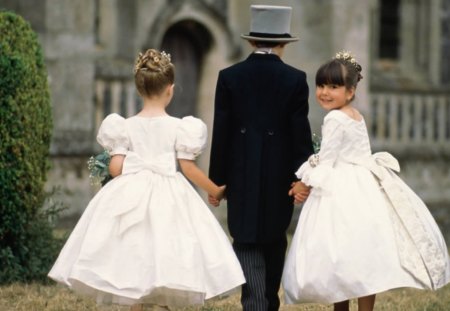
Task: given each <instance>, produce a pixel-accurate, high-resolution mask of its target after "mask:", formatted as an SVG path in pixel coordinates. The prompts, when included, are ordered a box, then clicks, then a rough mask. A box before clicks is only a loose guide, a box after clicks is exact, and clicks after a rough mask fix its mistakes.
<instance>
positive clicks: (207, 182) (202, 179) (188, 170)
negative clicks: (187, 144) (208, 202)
mask: <svg viewBox="0 0 450 311" xmlns="http://www.w3.org/2000/svg"><path fill="white" fill-rule="evenodd" d="M178 161H179V163H180V167H181V171H182V172H183V174H184V175H185V176H186V177H187V178H188V179H189V180H190V181H192V182H193V183H194V184H195V185H197V186H198V187H200V188H202V189H203V190H205V191H206V192H207V193H208V194H209V195H211V196H213V197H214V198H216V199H218V200H220V199H222V198H223V195H224V191H225V186H221V187H219V186H217V185H216V184H215V183H214V182H212V181H211V179H209V178H208V177H207V176H206V175H205V173H203V171H202V170H200V169H199V168H198V166H197V164H195V162H194V161H192V160H186V159H178Z"/></svg>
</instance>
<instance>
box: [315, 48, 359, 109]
mask: <svg viewBox="0 0 450 311" xmlns="http://www.w3.org/2000/svg"><path fill="white" fill-rule="evenodd" d="M361 71H362V67H361V65H360V64H358V63H357V62H356V60H355V58H354V57H353V55H351V54H350V52H345V51H344V52H339V53H337V54H336V56H335V57H334V58H333V59H332V60H330V61H329V62H327V63H325V64H323V65H322V66H321V67H320V68H319V69H318V70H317V73H316V86H323V85H326V84H333V85H338V86H345V88H346V89H347V90H350V89H351V88H355V89H356V86H357V84H358V82H359V81H360V80H361V79H362V78H363V76H362V75H361ZM351 100H353V98H352V99H351Z"/></svg>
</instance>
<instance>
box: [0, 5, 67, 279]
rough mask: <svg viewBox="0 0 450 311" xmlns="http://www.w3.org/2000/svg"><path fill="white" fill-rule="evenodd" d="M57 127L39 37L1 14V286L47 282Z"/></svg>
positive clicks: (7, 14) (25, 24) (51, 255)
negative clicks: (48, 184)
mask: <svg viewBox="0 0 450 311" xmlns="http://www.w3.org/2000/svg"><path fill="white" fill-rule="evenodd" d="M52 126H53V124H52V112H51V105H50V95H49V89H48V84H47V71H46V68H45V65H44V59H43V55H42V50H41V47H40V45H39V43H38V39H37V35H36V34H35V32H34V31H33V30H32V29H31V27H30V25H29V23H28V22H26V21H25V20H24V19H23V18H22V17H20V16H18V15H16V14H14V13H11V12H6V11H0V283H10V282H14V281H29V280H36V279H44V278H45V275H46V273H47V271H48V268H49V266H50V265H51V263H52V261H53V260H54V256H55V252H57V248H58V247H59V246H58V245H56V243H54V242H55V241H54V239H53V237H52V229H51V226H50V223H49V221H48V219H47V214H48V211H46V210H44V208H43V203H44V200H45V191H44V184H45V181H46V174H47V171H48V169H49V147H50V139H51V132H52Z"/></svg>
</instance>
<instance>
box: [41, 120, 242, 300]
mask: <svg viewBox="0 0 450 311" xmlns="http://www.w3.org/2000/svg"><path fill="white" fill-rule="evenodd" d="M206 138H207V137H206V126H205V124H204V123H203V122H202V121H200V120H199V119H196V118H193V117H187V118H184V119H178V118H174V117H169V116H164V117H156V118H144V117H138V116H135V117H131V118H129V119H126V120H125V119H123V118H122V117H120V116H118V115H117V114H112V115H110V116H108V117H107V118H106V119H105V120H104V121H103V123H102V125H101V127H100V130H99V134H98V141H99V143H100V144H101V145H102V146H103V147H104V148H105V149H107V150H108V151H109V152H110V153H111V154H125V155H126V157H125V162H124V166H123V171H122V175H120V176H118V177H116V178H114V179H113V180H112V181H110V182H109V183H107V184H106V185H105V186H104V187H103V188H102V189H101V190H100V191H99V192H98V193H97V194H96V195H95V197H94V198H93V199H92V201H91V202H90V203H89V205H88V207H87V208H86V210H85V212H84V213H83V215H82V217H81V218H80V220H79V221H78V223H77V225H76V227H75V229H74V230H73V232H72V234H71V235H70V237H69V239H68V241H67V242H66V244H65V246H64V248H63V249H62V251H61V253H60V255H59V257H58V259H57V261H56V262H55V264H54V266H53V268H52V270H51V271H50V273H49V277H51V278H52V279H54V280H56V281H58V282H61V283H63V284H65V285H67V286H69V287H71V288H73V289H75V290H76V291H79V292H81V293H84V294H87V295H90V296H93V297H95V298H96V299H97V301H98V302H99V303H111V302H112V303H120V304H134V303H151V304H160V305H168V306H177V307H180V306H187V305H195V304H203V303H204V300H205V299H208V298H211V297H214V296H217V295H219V294H222V293H224V292H227V291H229V290H232V289H233V288H236V287H238V286H240V285H241V284H243V283H244V282H245V279H244V276H243V273H242V270H241V267H240V265H239V261H238V260H237V258H236V256H235V254H234V251H233V249H232V247H231V244H230V241H229V239H228V237H227V236H226V234H225V233H224V232H223V230H222V228H221V226H220V224H219V223H218V222H217V220H216V218H215V217H214V215H213V214H212V213H211V212H210V210H209V208H208V207H207V206H206V204H205V203H204V201H203V200H202V199H201V197H200V196H199V195H198V194H197V192H196V191H195V190H194V189H193V187H192V186H191V184H190V183H189V182H188V181H187V180H186V179H185V178H184V176H183V175H182V174H181V173H179V172H178V171H177V164H176V163H177V161H176V159H177V158H183V159H195V157H196V156H197V155H198V154H200V153H201V152H202V151H203V149H204V147H205V144H206Z"/></svg>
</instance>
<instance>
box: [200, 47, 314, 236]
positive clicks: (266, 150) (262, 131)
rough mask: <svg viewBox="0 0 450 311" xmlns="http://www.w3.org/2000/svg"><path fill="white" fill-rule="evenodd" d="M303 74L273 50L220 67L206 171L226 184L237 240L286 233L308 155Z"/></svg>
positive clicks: (232, 228)
mask: <svg viewBox="0 0 450 311" xmlns="http://www.w3.org/2000/svg"><path fill="white" fill-rule="evenodd" d="M308 93H309V91H308V85H307V82H306V74H305V73H304V72H303V71H301V70H298V69H295V68H293V67H291V66H289V65H287V64H285V63H284V62H283V61H282V60H281V59H280V58H279V57H278V56H277V55H274V54H251V55H250V56H249V57H248V58H247V59H246V60H244V61H243V62H240V63H238V64H235V65H233V66H231V67H228V68H226V69H224V70H222V71H220V72H219V77H218V80H217V86H216V96H215V111H214V126H213V136H212V146H211V159H210V170H209V174H210V177H211V179H212V180H213V181H214V182H215V183H217V184H219V185H223V184H225V185H227V190H226V195H227V204H228V227H229V229H230V233H231V236H232V237H233V239H234V241H236V242H239V243H266V242H267V243H268V242H271V241H275V240H279V239H281V238H283V237H284V236H285V234H286V229H287V227H288V226H289V223H290V221H291V218H292V211H293V198H292V197H290V196H289V195H288V191H289V189H290V184H291V183H292V182H293V181H294V180H296V177H295V174H294V173H295V171H296V170H297V169H298V167H299V166H300V164H301V163H303V162H304V161H305V160H307V158H308V156H310V155H311V154H312V153H313V148H312V141H311V129H310V125H309V121H308V118H307V116H308V110H309V106H308Z"/></svg>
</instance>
